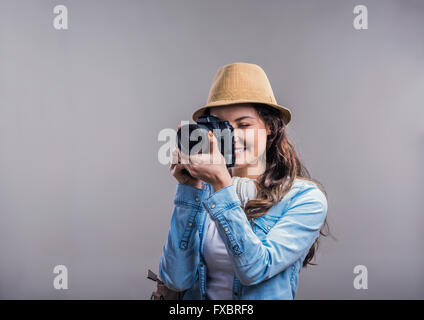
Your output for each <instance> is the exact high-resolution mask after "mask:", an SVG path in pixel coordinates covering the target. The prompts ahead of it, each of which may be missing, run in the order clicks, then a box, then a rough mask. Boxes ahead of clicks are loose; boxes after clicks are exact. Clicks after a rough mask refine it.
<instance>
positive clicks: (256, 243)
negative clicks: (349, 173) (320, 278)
mask: <svg viewBox="0 0 424 320" xmlns="http://www.w3.org/2000/svg"><path fill="white" fill-rule="evenodd" d="M202 204H203V206H204V207H205V209H206V211H207V212H208V213H209V214H210V216H211V218H212V219H214V220H215V221H216V223H217V228H218V232H219V233H220V235H221V237H222V239H223V240H224V242H225V245H226V248H227V251H228V253H229V256H230V259H231V261H232V264H233V267H234V271H235V272H236V275H237V277H238V278H239V279H240V282H241V283H242V284H243V285H245V286H249V285H255V284H258V283H260V282H262V281H264V280H267V279H269V278H271V277H273V276H275V275H276V274H278V273H280V272H282V271H283V270H285V269H286V268H287V267H289V266H290V265H292V264H293V263H294V262H296V261H297V260H298V259H299V258H300V257H302V256H303V255H304V254H306V253H307V251H308V250H309V249H310V247H311V246H312V244H313V243H314V241H315V239H316V238H317V237H318V236H319V231H320V229H321V227H322V225H323V223H324V220H325V216H326V214H327V200H326V197H325V195H324V194H323V193H322V191H321V190H319V189H318V188H317V187H315V186H307V187H304V188H303V189H302V190H301V191H299V192H298V193H297V194H296V195H295V196H293V198H292V199H291V200H290V202H289V204H288V206H287V207H286V208H285V209H284V210H285V212H284V213H283V215H282V217H281V218H280V219H279V220H278V221H277V222H276V224H275V225H274V226H273V227H272V228H271V230H270V231H269V232H268V234H267V235H266V237H265V239H263V240H261V239H259V238H258V237H257V236H256V234H255V233H254V232H253V230H252V227H251V225H250V223H249V221H248V220H247V218H246V215H245V213H244V211H243V210H242V209H241V207H240V200H239V199H238V197H237V194H236V191H235V190H234V186H232V185H230V186H227V187H225V188H222V189H220V190H218V191H217V192H215V193H213V194H212V195H211V196H209V197H208V198H207V199H205V200H204V201H203V202H202Z"/></svg>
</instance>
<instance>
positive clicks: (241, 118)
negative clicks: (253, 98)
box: [234, 116, 255, 121]
mask: <svg viewBox="0 0 424 320" xmlns="http://www.w3.org/2000/svg"><path fill="white" fill-rule="evenodd" d="M246 118H250V119H255V118H254V117H251V116H243V117H240V118H237V119H235V120H234V121H240V120H243V119H246Z"/></svg>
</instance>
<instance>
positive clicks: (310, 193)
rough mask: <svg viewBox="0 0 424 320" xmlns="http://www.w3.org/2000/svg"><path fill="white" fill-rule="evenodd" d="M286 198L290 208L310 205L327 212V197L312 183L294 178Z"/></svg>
mask: <svg viewBox="0 0 424 320" xmlns="http://www.w3.org/2000/svg"><path fill="white" fill-rule="evenodd" d="M286 196H287V199H286V200H287V201H288V204H289V206H290V207H293V206H295V205H299V204H311V205H315V206H321V207H322V209H323V210H324V211H327V206H328V204H327V196H326V195H325V194H324V192H323V191H322V190H321V189H320V188H319V187H318V185H317V184H316V183H315V182H313V181H310V180H306V179H302V178H296V179H295V181H294V182H293V185H292V187H291V189H290V191H289V192H288V193H287V195H286ZM285 198H286V197H285Z"/></svg>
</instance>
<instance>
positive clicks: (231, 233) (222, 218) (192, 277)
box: [159, 179, 327, 300]
mask: <svg viewBox="0 0 424 320" xmlns="http://www.w3.org/2000/svg"><path fill="white" fill-rule="evenodd" d="M240 205H241V203H240V200H239V198H238V196H237V193H236V191H235V188H234V186H233V185H229V186H227V187H225V188H222V189H220V190H218V191H217V192H214V191H213V188H212V186H211V185H210V184H208V183H205V182H203V189H199V188H195V187H191V186H188V185H183V184H177V186H176V193H175V198H174V209H173V213H172V217H171V225H170V229H169V232H168V238H167V241H166V243H165V244H164V246H163V252H162V256H161V258H160V263H159V278H160V279H161V280H162V281H163V282H164V284H165V285H166V286H167V287H168V288H170V289H172V290H176V291H184V290H187V291H186V293H185V294H184V297H183V299H185V300H186V299H196V300H197V299H202V300H204V299H207V295H206V281H207V277H206V275H207V266H206V264H205V260H204V257H203V245H204V242H203V239H204V235H205V232H204V231H205V230H207V227H208V224H209V223H210V219H214V220H215V222H216V225H217V229H218V232H219V234H220V235H221V237H222V239H223V241H224V243H225V246H226V248H227V251H228V254H229V257H230V260H231V263H232V265H233V269H234V281H233V285H232V288H233V299H234V300H237V299H255V300H276V299H294V298H295V295H296V290H297V286H298V278H299V271H300V269H301V267H302V262H303V260H304V259H305V257H306V255H307V253H308V251H309V249H310V247H311V246H312V244H313V243H314V241H315V239H316V238H317V237H318V236H319V231H320V229H321V226H322V225H323V223H324V220H325V216H326V214H327V200H326V197H325V195H324V194H323V192H322V191H321V190H319V189H318V187H317V186H316V185H315V184H314V183H312V182H310V181H307V180H304V179H295V181H294V183H293V185H292V188H291V189H290V191H289V192H288V193H287V194H286V195H285V196H284V198H283V199H282V200H281V201H280V202H278V203H277V204H275V205H274V206H273V207H272V208H271V209H270V210H269V211H268V212H267V213H266V214H265V215H263V216H262V217H260V218H257V219H254V221H253V220H248V219H247V218H246V214H245V213H244V211H243V209H242V208H241V206H240Z"/></svg>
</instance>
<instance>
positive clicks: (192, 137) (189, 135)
mask: <svg viewBox="0 0 424 320" xmlns="http://www.w3.org/2000/svg"><path fill="white" fill-rule="evenodd" d="M209 131H212V133H213V134H214V135H215V137H216V139H217V141H218V147H219V151H220V152H221V153H222V155H223V156H224V159H225V164H226V166H227V168H231V167H234V163H235V156H234V128H233V127H232V126H231V124H230V123H229V122H228V121H224V120H221V119H219V118H218V117H215V116H212V115H205V116H200V117H199V118H198V119H197V121H196V124H186V125H183V126H181V127H180V129H178V131H177V143H178V149H180V150H181V152H183V153H185V154H187V155H193V154H198V153H210V145H209Z"/></svg>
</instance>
